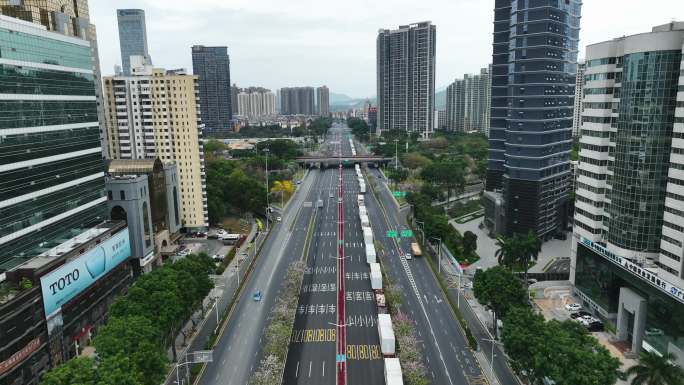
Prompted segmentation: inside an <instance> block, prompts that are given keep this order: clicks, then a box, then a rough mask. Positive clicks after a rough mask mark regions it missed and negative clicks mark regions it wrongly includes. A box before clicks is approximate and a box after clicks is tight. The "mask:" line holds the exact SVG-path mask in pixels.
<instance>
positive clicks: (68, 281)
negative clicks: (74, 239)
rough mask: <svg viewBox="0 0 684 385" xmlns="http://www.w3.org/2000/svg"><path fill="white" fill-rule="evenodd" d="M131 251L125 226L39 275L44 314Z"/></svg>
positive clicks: (57, 306)
mask: <svg viewBox="0 0 684 385" xmlns="http://www.w3.org/2000/svg"><path fill="white" fill-rule="evenodd" d="M130 255H131V243H130V239H129V237H128V228H125V229H123V230H122V231H120V232H118V233H116V234H115V235H113V236H112V237H111V238H109V239H107V240H105V241H103V242H102V243H100V244H99V245H97V246H96V247H95V248H93V249H91V250H88V251H87V252H86V253H84V254H83V255H81V256H80V257H78V258H76V259H74V260H72V261H69V262H68V263H66V264H65V265H63V266H61V267H59V268H58V269H56V270H54V271H52V272H50V273H49V274H46V275H44V276H43V277H41V278H40V286H41V290H42V292H43V306H44V308H45V317H46V318H47V319H48V320H49V319H50V318H51V317H52V316H53V315H55V313H59V311H60V309H61V307H62V305H64V304H65V303H67V302H68V301H69V300H71V299H72V298H74V297H75V296H77V295H78V294H79V293H80V292H82V291H83V290H85V289H87V288H88V287H90V285H92V284H93V283H95V281H97V280H98V279H99V278H100V277H102V276H104V275H105V274H106V273H108V272H109V271H111V270H112V269H113V268H115V267H116V266H117V265H119V264H120V263H121V262H123V261H125V260H126V259H127V258H128V257H130Z"/></svg>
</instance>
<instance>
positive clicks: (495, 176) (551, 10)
mask: <svg viewBox="0 0 684 385" xmlns="http://www.w3.org/2000/svg"><path fill="white" fill-rule="evenodd" d="M581 6H582V3H581V1H580V0H496V3H495V9H494V43H493V55H492V60H493V65H492V106H491V127H490V138H489V141H490V152H489V170H488V173H487V186H486V187H487V190H489V191H494V190H500V191H501V192H502V196H503V201H504V213H505V218H504V223H505V232H506V233H508V234H512V233H524V232H527V231H528V230H533V231H535V232H536V233H537V234H538V235H539V236H540V237H544V236H548V235H552V234H553V233H554V232H555V231H556V230H557V229H559V228H561V227H563V225H564V224H565V223H566V221H567V215H566V212H567V210H566V207H565V206H566V202H567V199H568V194H569V188H570V181H571V180H570V178H571V175H570V173H571V171H570V151H571V147H572V118H573V99H574V93H575V75H576V71H577V45H578V40H579V22H580V10H581Z"/></svg>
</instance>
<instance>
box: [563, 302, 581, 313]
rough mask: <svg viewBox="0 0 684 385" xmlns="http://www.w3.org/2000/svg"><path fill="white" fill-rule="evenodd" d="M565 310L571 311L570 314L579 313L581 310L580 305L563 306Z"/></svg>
mask: <svg viewBox="0 0 684 385" xmlns="http://www.w3.org/2000/svg"><path fill="white" fill-rule="evenodd" d="M565 310H567V311H572V312H574V311H580V310H582V305H580V304H578V303H569V304H567V305H565Z"/></svg>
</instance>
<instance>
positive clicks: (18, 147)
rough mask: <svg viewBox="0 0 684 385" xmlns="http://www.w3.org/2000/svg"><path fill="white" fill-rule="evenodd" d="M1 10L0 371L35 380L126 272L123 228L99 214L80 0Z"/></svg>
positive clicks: (92, 319)
mask: <svg viewBox="0 0 684 385" xmlns="http://www.w3.org/2000/svg"><path fill="white" fill-rule="evenodd" d="M0 12H1V13H2V15H0V41H1V43H0V46H1V50H2V55H1V56H2V62H1V63H0V85H1V86H0V105H1V106H0V109H1V110H2V119H0V138H1V139H0V216H1V217H2V220H1V221H0V293H1V294H0V383H1V384H37V383H38V381H39V379H40V377H41V376H42V375H43V374H44V373H45V372H46V370H48V369H49V368H50V367H51V366H53V365H57V364H59V363H60V362H61V361H62V360H64V359H68V358H71V357H73V356H75V355H78V354H79V353H80V351H79V346H85V345H87V344H88V342H89V338H90V335H91V334H90V333H89V331H90V330H91V328H96V327H97V326H99V325H100V324H101V323H102V321H103V319H104V318H105V316H106V309H107V304H108V303H111V301H112V300H113V298H112V297H113V296H116V295H119V294H120V292H121V291H122V289H123V288H125V287H126V286H127V284H128V283H129V282H130V278H131V277H132V273H131V265H130V263H128V257H129V256H130V253H127V252H126V248H127V246H128V243H127V240H126V235H127V234H128V232H127V231H124V230H125V224H124V223H121V222H118V223H114V224H112V223H104V221H105V219H106V218H107V207H106V196H105V193H104V190H105V179H104V163H103V158H102V145H101V141H100V127H99V122H98V96H99V94H98V91H97V90H98V88H97V83H98V76H99V67H98V63H97V60H96V59H95V58H94V55H96V49H97V47H96V46H95V45H93V43H92V42H93V41H94V40H95V35H94V33H95V28H94V26H92V25H90V22H89V18H88V3H87V1H84V0H75V1H70V2H57V1H37V0H36V1H32V0H24V1H21V2H19V1H0ZM113 242H114V243H113ZM112 244H115V245H118V246H120V247H119V249H118V250H117V252H115V253H109V252H108V253H107V255H106V256H107V266H104V265H103V266H102V269H101V270H96V271H92V272H91V273H90V275H89V276H86V275H87V274H88V272H86V271H85V269H82V270H78V272H77V273H76V275H79V273H81V271H82V273H81V274H80V277H81V280H80V281H79V285H78V286H79V287H78V288H74V287H73V286H72V287H71V288H69V289H68V290H59V291H57V293H56V294H54V295H53V294H51V292H50V291H49V290H48V289H47V288H49V287H50V285H55V287H56V286H57V283H56V282H57V281H56V279H58V278H61V279H62V281H63V280H64V276H65V274H72V273H74V271H76V270H77V269H79V268H78V267H77V266H85V263H86V262H85V261H86V260H87V261H88V263H91V262H92V260H95V258H98V257H99V256H101V257H102V258H104V257H105V254H104V249H103V248H105V247H106V248H107V249H108V250H110V249H111V245H112ZM100 250H103V252H100ZM60 274H61V275H60ZM27 282H28V283H30V284H27ZM95 282H97V284H94V283H95ZM95 288H99V289H100V290H99V291H98V290H96V289H95ZM46 293H47V294H46ZM77 296H79V297H78V298H79V299H78V306H73V305H75V304H74V301H75V298H76V297H77ZM57 300H59V301H57ZM61 305H64V309H62V306H61ZM75 309H78V310H77V311H76V310H75ZM84 325H87V330H88V332H84V330H86V329H84Z"/></svg>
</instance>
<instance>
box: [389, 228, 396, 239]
mask: <svg viewBox="0 0 684 385" xmlns="http://www.w3.org/2000/svg"><path fill="white" fill-rule="evenodd" d="M387 238H397V232H396V231H394V230H390V231H388V232H387Z"/></svg>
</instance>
